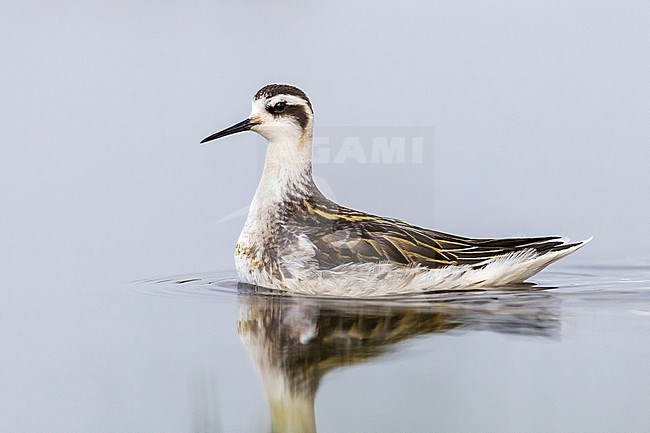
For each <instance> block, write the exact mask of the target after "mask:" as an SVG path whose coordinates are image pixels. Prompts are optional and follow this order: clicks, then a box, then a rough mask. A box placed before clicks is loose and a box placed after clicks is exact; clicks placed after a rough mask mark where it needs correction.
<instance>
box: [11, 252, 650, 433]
mask: <svg viewBox="0 0 650 433" xmlns="http://www.w3.org/2000/svg"><path fill="white" fill-rule="evenodd" d="M534 282H535V283H536V284H534V285H533V284H531V285H522V286H520V287H515V288H508V289H500V290H467V291H461V292H443V293H436V292H434V293H431V294H427V295H419V296H412V297H403V298H385V299H373V300H364V301H360V300H349V299H316V298H307V297H291V296H279V295H277V294H275V293H271V292H267V291H264V290H260V289H257V288H254V287H250V286H245V285H238V284H237V282H236V280H235V279H234V276H233V273H231V272H213V273H205V274H194V275H182V276H172V277H162V278H161V277H156V278H151V279H146V280H141V281H136V282H131V283H124V284H116V285H114V286H112V287H106V288H104V289H103V290H93V291H76V290H75V291H71V292H70V293H67V294H65V295H54V294H50V296H43V295H41V296H38V297H32V298H25V299H23V301H24V302H23V303H22V305H24V307H25V308H24V309H23V310H22V311H21V310H20V309H15V308H14V309H12V310H11V311H9V309H7V311H6V312H5V316H4V318H5V319H6V320H7V324H8V325H11V324H12V323H19V322H18V321H19V320H20V321H22V323H24V321H25V317H24V314H28V315H29V317H30V318H31V320H32V321H33V322H32V323H33V326H30V327H28V328H25V327H23V328H21V329H18V328H14V330H15V332H7V331H6V330H5V331H4V332H3V334H2V335H3V339H2V341H3V345H4V347H5V352H4V353H5V354H4V355H3V358H2V359H3V361H6V362H3V366H4V367H3V368H4V373H5V374H3V384H2V392H1V393H0V398H1V399H2V406H3V408H4V409H3V410H6V414H7V415H6V416H3V418H2V423H3V424H2V425H0V431H7V432H13V431H52V432H56V431H66V432H115V431H133V432H146V431H160V432H162V431H165V432H268V431H302V432H308V431H316V430H317V431H319V432H360V431H368V432H370V431H372V432H395V431H405V432H406V431H408V432H419V431H422V432H424V431H427V432H429V431H460V432H462V431H467V432H470V431H499V432H548V431H564V432H571V431H576V432H577V431H590V432H612V431H626V432H635V431H638V432H642V431H648V426H650V415H649V413H650V411H648V410H647V408H648V407H650V391H648V390H649V389H650V375H648V365H650V364H649V362H650V265H649V264H647V263H636V264H633V263H630V264H628V265H625V266H622V265H613V266H582V267H562V266H556V267H555V268H554V270H548V271H545V272H543V273H542V274H540V275H539V276H537V277H536V278H534ZM5 329H6V328H5ZM7 354H11V355H10V356H7Z"/></svg>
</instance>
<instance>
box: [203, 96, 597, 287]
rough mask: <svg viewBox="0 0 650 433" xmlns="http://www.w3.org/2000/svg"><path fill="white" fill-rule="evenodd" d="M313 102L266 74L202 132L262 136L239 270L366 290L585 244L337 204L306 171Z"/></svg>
mask: <svg viewBox="0 0 650 433" xmlns="http://www.w3.org/2000/svg"><path fill="white" fill-rule="evenodd" d="M313 126H314V110H313V108H312V104H311V101H310V100H309V98H308V97H307V95H306V94H305V93H304V92H303V91H302V90H300V89H298V88H297V87H294V86H290V85H287V84H269V85H267V86H264V87H262V88H261V89H260V90H259V91H258V92H257V93H256V94H255V96H254V97H253V102H252V111H251V114H250V115H249V116H248V118H246V119H245V120H243V121H242V122H239V123H237V124H235V125H233V126H231V127H229V128H226V129H224V130H222V131H220V132H217V133H215V134H212V135H210V136H209V137H206V138H205V139H203V140H202V141H201V143H206V142H208V141H211V140H215V139H217V138H222V137H225V136H228V135H231V134H235V133H238V132H243V131H249V130H250V131H254V132H256V133H258V134H260V135H261V136H262V137H264V138H266V140H267V141H268V148H267V153H266V161H265V163H264V170H263V172H262V177H261V180H260V183H259V185H258V187H257V191H256V192H255V196H254V197H253V201H252V203H251V206H250V209H249V212H248V217H247V219H246V223H245V224H244V228H243V230H242V232H241V234H240V236H239V240H238V242H237V245H236V246H235V264H236V268H237V273H238V276H239V279H240V280H241V281H242V282H244V283H248V284H254V285H257V286H263V287H267V288H271V289H276V290H280V291H285V292H289V293H293V294H307V295H319V296H328V295H330V296H352V297H367V296H378V295H400V294H407V293H418V292H420V293H421V292H427V291H433V290H453V289H458V288H466V287H493V286H503V285H508V284H515V283H521V282H523V281H525V280H526V279H528V278H529V277H531V276H532V275H534V274H536V273H537V272H539V271H541V270H542V269H544V268H545V267H546V266H548V265H549V264H551V263H553V262H555V261H556V260H559V259H561V258H562V257H565V256H567V255H569V254H571V253H572V252H574V251H576V250H577V249H578V248H580V247H582V246H583V245H584V244H585V243H586V242H588V241H589V240H590V239H588V240H586V241H582V242H574V243H571V242H568V241H566V240H565V239H564V238H562V237H559V236H544V237H532V238H505V239H473V238H469V237H463V236H456V235H452V234H448V233H443V232H439V231H436V230H431V229H427V228H423V227H418V226H415V225H412V224H408V223H406V222H404V221H401V220H399V219H395V218H384V217H380V216H377V215H371V214H367V213H364V212H360V211H356V210H353V209H350V208H347V207H344V206H341V205H339V204H337V203H335V202H333V201H332V200H329V199H328V198H327V197H325V196H324V195H323V194H322V193H321V191H320V190H319V189H318V187H317V186H316V184H315V183H314V180H313V178H312V132H313Z"/></svg>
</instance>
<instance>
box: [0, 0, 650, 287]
mask: <svg viewBox="0 0 650 433" xmlns="http://www.w3.org/2000/svg"><path fill="white" fill-rule="evenodd" d="M0 17H1V18H0V20H1V22H2V25H1V26H0V32H1V38H0V41H1V42H0V44H1V50H2V51H1V53H2V58H3V66H2V68H0V86H1V87H0V89H1V92H2V97H1V100H2V105H1V106H0V110H2V111H1V113H0V119H1V120H0V121H1V122H2V131H3V140H2V146H1V149H2V170H1V172H0V176H1V179H0V184H1V185H2V186H1V188H2V190H1V193H2V214H1V215H0V218H2V221H0V227H1V229H0V230H2V232H1V235H2V254H3V257H2V262H3V267H5V268H6V269H7V270H11V272H7V273H8V274H12V273H15V272H19V271H21V270H23V268H24V267H25V266H26V265H25V263H28V264H29V268H30V269H35V270H38V272H39V273H42V274H48V275H50V276H54V275H56V276H58V277H65V276H69V275H70V274H71V271H74V273H75V274H76V275H77V276H78V277H82V276H92V278H99V277H100V276H110V277H114V276H115V275H119V276H120V277H124V278H126V279H128V278H131V277H138V276H142V275H150V274H154V275H156V274H159V273H161V272H162V273H166V272H171V273H174V272H192V271H200V270H207V269H214V268H215V267H217V268H232V266H233V265H232V260H231V251H232V245H233V244H234V242H235V241H236V238H237V235H238V233H239V229H240V226H241V224H242V223H243V217H242V218H240V219H239V220H233V221H231V222H230V223H224V224H216V223H215V222H216V221H218V220H219V219H220V218H222V217H223V216H224V215H228V214H229V213H230V212H232V211H233V210H237V209H240V208H242V207H243V206H247V205H248V203H249V202H250V199H251V197H252V194H253V192H254V189H255V186H256V184H257V180H258V177H259V174H260V163H259V161H258V159H259V151H258V149H259V148H260V147H263V146H264V141H263V139H262V138H261V137H257V136H255V135H254V134H242V135H240V136H236V137H232V138H230V139H228V140H227V141H226V140H224V141H222V142H215V143H213V144H211V145H210V146H199V145H198V141H199V140H200V139H201V138H203V137H205V136H207V135H208V134H210V133H212V132H214V131H216V130H218V129H220V128H222V127H225V126H229V125H230V124H232V123H234V122H236V121H239V120H241V119H242V118H243V117H244V116H246V115H248V113H249V109H250V106H249V101H250V99H251V97H252V95H253V94H254V92H255V91H256V90H257V89H258V88H259V87H261V86H262V85H264V84H266V83H269V82H288V83H293V84H296V85H299V86H300V87H302V88H303V89H304V90H305V91H306V92H307V93H308V95H310V97H311V99H312V100H313V102H314V106H315V110H316V114H317V122H318V124H319V125H353V126H354V125H366V126H368V125H370V126H372V125H398V126H399V125H404V126H409V125H420V126H432V127H434V128H435V134H436V137H435V144H434V145H435V149H434V155H435V157H434V163H432V164H431V167H430V169H431V170H430V173H428V174H426V175H425V174H422V175H421V176H419V178H417V179H411V180H410V181H409V182H408V183H405V184H404V185H403V188H402V189H401V193H400V194H394V193H393V192H394V191H391V194H384V193H383V191H381V190H377V189H374V188H373V186H374V181H375V179H376V178H379V177H381V176H388V175H389V174H391V171H390V170H387V169H386V167H370V168H365V169H367V170H370V169H371V168H375V169H376V170H375V172H374V175H373V176H372V177H369V176H364V177H360V176H357V175H355V167H356V166H357V165H356V164H354V163H350V164H344V165H342V166H337V167H333V168H331V169H330V170H329V171H328V170H327V169H326V167H317V172H318V171H321V173H320V174H321V175H323V177H324V178H326V176H331V178H332V179H330V180H331V183H332V185H333V186H332V188H334V189H335V191H336V195H337V198H338V199H339V200H340V201H341V202H343V203H345V204H348V205H350V206H353V207H356V208H359V209H363V210H367V211H373V212H378V213H383V214H387V215H391V216H396V217H401V218H404V219H407V220H409V221H412V222H416V223H419V224H423V225H428V226H434V225H435V227H436V228H438V229H441V230H446V231H451V232H456V233H459V234H466V235H472V236H509V235H521V234H526V235H540V234H547V233H557V234H562V235H568V236H571V237H573V238H577V239H580V238H585V237H588V236H591V235H594V236H595V240H594V241H593V243H592V244H591V245H590V246H589V247H588V248H586V249H584V250H583V251H581V252H580V253H579V254H580V256H576V258H572V259H571V260H578V257H580V260H600V259H603V260H609V259H618V258H620V257H623V258H626V259H627V258H635V257H639V256H644V257H647V256H648V242H647V240H648V235H649V234H650V225H648V224H647V221H648V220H650V204H649V200H648V190H649V185H650V173H649V171H648V169H647V168H648V157H649V156H650V155H649V153H650V146H648V142H649V140H650V122H648V119H649V118H650V86H648V76H649V74H650V54H649V53H650V49H649V48H650V30H649V27H648V26H647V23H648V21H649V19H650V7H649V6H648V4H647V3H646V2H641V1H639V2H625V3H617V2H599V3H593V2H560V1H558V2H544V3H543V4H540V3H539V2H519V1H516V2H433V3H429V2H422V3H403V2H402V3H400V4H399V5H398V4H390V3H386V4H374V3H373V4H349V3H343V2H340V3H332V2H327V3H317V4H303V3H297V2H296V3H273V4H271V3H248V4H244V5H238V6H234V5H229V4H226V3H215V2H197V3H193V4H186V3H184V2H155V3H150V2H123V3H119V2H110V3H109V2H84V3H83V4H80V3H74V2H58V3H56V4H55V3H50V2H28V3H25V2H9V1H5V2H2V5H1V6H0ZM395 170H398V169H395ZM393 182H400V180H399V179H393ZM429 184H434V185H435V187H434V188H433V190H432V191H433V197H432V198H431V202H433V203H435V206H432V205H429V204H423V203H424V202H426V201H427V199H429V198H430V197H422V196H421V195H420V194H419V191H420V187H421V185H429ZM423 210H424V211H426V212H424V211H423ZM429 210H430V211H431V212H429ZM10 278H11V276H10Z"/></svg>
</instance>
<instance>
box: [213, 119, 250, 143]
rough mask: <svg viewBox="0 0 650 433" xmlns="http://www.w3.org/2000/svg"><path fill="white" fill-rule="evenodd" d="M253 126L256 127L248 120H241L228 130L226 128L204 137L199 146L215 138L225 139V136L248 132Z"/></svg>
mask: <svg viewBox="0 0 650 433" xmlns="http://www.w3.org/2000/svg"><path fill="white" fill-rule="evenodd" d="M255 125H257V122H252V121H251V120H250V119H246V120H242V121H241V122H239V123H238V124H236V125H232V126H231V127H230V128H226V129H224V130H223V131H219V132H216V133H214V134H212V135H211V136H209V137H205V138H204V139H203V140H201V144H203V143H207V142H208V141H212V140H216V139H217V138H221V137H225V136H227V135H231V134H236V133H238V132H243V131H248V130H249V129H251V128H252V127H253V126H255Z"/></svg>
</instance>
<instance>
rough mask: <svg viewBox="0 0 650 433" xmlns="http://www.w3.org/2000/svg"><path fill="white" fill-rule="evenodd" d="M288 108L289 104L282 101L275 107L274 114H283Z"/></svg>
mask: <svg viewBox="0 0 650 433" xmlns="http://www.w3.org/2000/svg"><path fill="white" fill-rule="evenodd" d="M286 106H287V103H286V102H284V101H280V102H278V103H277V104H275V105H274V106H273V112H274V113H282V112H283V111H284V109H285V107H286Z"/></svg>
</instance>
